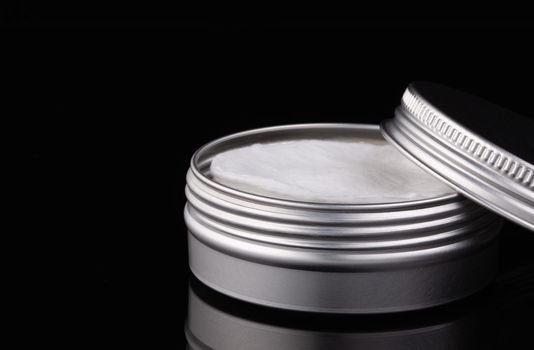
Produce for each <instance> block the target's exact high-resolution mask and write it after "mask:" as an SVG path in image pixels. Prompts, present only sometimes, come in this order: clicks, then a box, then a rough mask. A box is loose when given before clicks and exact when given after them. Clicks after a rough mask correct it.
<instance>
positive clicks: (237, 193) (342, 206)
mask: <svg viewBox="0 0 534 350" xmlns="http://www.w3.org/2000/svg"><path fill="white" fill-rule="evenodd" d="M301 129H310V130H320V129H331V130H335V129H354V130H369V131H376V132H377V135H378V136H379V137H381V138H383V136H382V135H381V134H380V126H379V125H374V124H357V123H354V124H353V123H302V124H287V125H276V126H268V127H262V128H255V129H250V130H245V131H241V132H237V133H233V134H230V135H227V136H224V137H221V138H218V139H215V140H213V141H210V142H208V143H206V144H204V145H202V146H201V147H200V148H199V149H198V150H197V151H196V152H195V153H194V154H193V156H192V157H191V162H190V165H191V167H190V169H191V171H192V173H193V175H194V176H195V177H196V178H197V179H198V180H200V181H201V182H202V183H204V184H205V185H206V186H208V187H210V188H212V189H214V190H215V191H217V192H222V193H224V194H226V195H230V196H232V197H237V198H240V199H245V200H248V201H251V202H258V203H263V204H268V205H275V206H282V207H290V208H302V209H312V210H314V209H315V210H329V209H334V210H381V209H402V208H405V207H411V208H414V207H418V206H428V205H435V204H440V203H446V202H451V201H457V200H458V199H459V198H460V197H462V195H461V194H460V193H457V192H456V193H448V194H444V195H442V196H437V197H430V198H424V199H416V200H406V201H396V202H387V203H366V204H358V203H354V204H352V203H323V202H310V201H300V200H291V199H282V198H277V197H270V196H266V195H260V194H255V193H251V192H247V191H242V190H238V189H235V188H232V187H229V186H226V185H223V184H221V183H218V182H216V181H214V180H212V179H211V178H210V177H208V176H207V175H206V174H204V172H203V171H202V170H201V169H200V158H201V157H202V156H203V155H204V154H205V153H206V152H208V151H209V150H210V149H213V148H215V147H216V146H218V145H221V144H223V143H226V142H229V141H233V140H237V139H239V138H244V137H247V136H251V135H256V134H260V133H266V132H284V131H291V130H301ZM384 141H385V142H388V141H387V140H385V139H384ZM452 190H454V189H452Z"/></svg>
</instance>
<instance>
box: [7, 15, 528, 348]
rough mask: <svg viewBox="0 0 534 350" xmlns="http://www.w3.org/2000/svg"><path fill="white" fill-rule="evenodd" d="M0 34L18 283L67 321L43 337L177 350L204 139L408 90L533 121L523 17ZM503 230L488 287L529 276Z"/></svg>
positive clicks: (68, 24) (355, 107)
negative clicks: (26, 269)
mask: <svg viewBox="0 0 534 350" xmlns="http://www.w3.org/2000/svg"><path fill="white" fill-rule="evenodd" d="M15 17H16V16H15ZM5 26H6V27H11V29H10V30H11V31H12V32H13V33H15V32H16V33H17V35H16V36H15V35H13V36H12V37H11V38H10V39H9V40H8V41H9V43H8V45H6V48H5V52H6V56H9V58H10V59H9V63H6V65H5V66H4V67H5V70H6V71H7V72H9V73H14V74H13V75H14V76H15V78H16V79H15V80H13V83H11V82H9V83H6V85H7V86H6V88H7V90H8V94H7V95H5V96H4V99H5V101H6V106H12V107H13V108H12V109H9V108H8V109H7V110H8V113H9V117H10V118H9V120H10V121H14V123H15V127H14V128H13V129H11V128H7V129H6V131H7V132H9V131H10V130H14V131H20V135H18V134H17V141H16V143H15V144H14V145H15V146H13V147H14V148H16V150H19V149H22V150H24V151H25V153H26V157H27V158H24V159H26V160H27V161H24V164H23V165H24V166H25V167H24V171H22V172H21V174H20V180H22V181H23V187H22V189H23V193H24V198H26V203H25V204H26V205H28V204H29V211H28V213H31V215H28V217H27V218H26V221H29V222H31V223H34V224H36V226H37V227H39V228H40V229H39V231H32V232H33V233H32V234H28V236H25V237H27V238H25V239H27V240H28V244H29V245H30V246H31V247H33V248H34V249H35V251H36V252H38V256H39V257H40V258H39V259H36V260H38V263H33V261H32V263H28V265H31V268H30V270H31V271H32V272H31V274H30V275H28V276H29V277H27V280H29V282H30V284H31V285H32V286H33V288H34V290H38V291H39V293H37V303H36V304H37V305H39V304H43V303H44V304H47V306H46V308H47V310H48V311H47V312H49V313H50V312H51V313H52V315H56V314H58V313H60V311H59V310H60V309H61V310H62V311H61V315H63V316H62V317H63V320H64V321H67V322H66V324H68V326H66V328H64V330H63V331H57V332H56V333H52V335H48V336H51V337H52V338H54V336H55V335H56V334H57V335H61V336H66V335H74V339H76V340H77V341H81V342H83V343H88V342H89V343H94V344H96V345H100V346H108V345H112V346H115V345H118V346H126V344H127V343H128V344H137V345H139V344H141V343H142V344H146V345H150V346H154V347H156V346H177V347H182V346H183V345H182V344H183V324H184V320H185V317H186V311H185V306H186V303H187V299H186V292H187V286H188V277H189V270H188V267H187V247H186V240H185V238H186V228H185V225H184V223H183V220H182V209H183V205H184V203H185V197H184V194H183V188H184V185H185V174H186V171H187V168H188V166H189V159H190V157H191V155H192V154H193V152H194V151H195V150H196V149H197V148H198V147H200V146H201V145H202V144H204V143H206V142H208V141H210V140H213V139H215V138H218V137H221V136H224V135H227V134H229V133H232V132H237V131H242V130H245V129H250V128H256V127H261V126H267V125H277V124H290V123H303V122H352V123H378V122H380V121H381V120H383V119H385V118H390V117H391V116H392V112H393V110H394V108H395V107H396V106H397V105H398V103H399V101H400V97H401V94H402V92H403V90H404V88H405V87H406V85H407V84H408V83H409V82H410V81H413V80H430V81H435V82H439V83H443V84H446V85H450V86H453V87H456V88H459V89H462V90H466V91H468V92H472V93H475V94H477V95H480V96H482V97H485V98H488V99H490V100H492V101H494V102H496V103H498V104H501V105H503V106H505V107H508V108H510V109H512V110H514V111H516V112H519V113H521V114H525V115H527V116H530V117H533V114H532V92H533V88H532V82H533V81H534V68H533V63H534V54H533V53H532V42H533V36H532V27H531V25H530V24H529V22H527V21H466V20H464V21H448V22H446V21H435V22H430V21H426V22H422V21H385V20H382V21H360V22H348V21H343V22H334V21H276V22H254V23H244V22H225V21H188V22H179V21H170V20H166V21H155V20H154V21H153V20H150V21H125V20H121V21H113V20H105V21H90V20H83V21H81V20H79V21H77V20H70V21H60V20H54V21H46V20H42V19H38V18H37V19H36V18H33V17H31V16H30V17H28V18H25V19H24V20H23V21H10V22H7V25H5ZM151 27H158V28H157V29H153V28H151ZM27 28H33V29H32V30H30V31H28V30H27ZM21 29H22V30H21ZM15 38H16V39H15ZM502 236H503V247H502V254H501V260H500V270H501V276H506V275H507V274H509V273H513V271H515V270H516V269H518V268H519V269H520V270H521V271H524V270H527V271H531V270H532V269H531V268H530V267H531V266H532V264H534V256H533V255H532V254H531V251H532V249H534V236H533V235H532V233H529V232H528V231H526V230H524V229H522V228H519V227H517V226H516V225H514V224H511V223H507V224H506V225H505V228H504V232H503V235H502ZM41 257H42V258H41ZM529 269H530V270H529ZM503 278H504V277H503ZM520 278H523V277H520ZM524 278H525V279H526V282H524V283H523V285H522V288H523V289H525V290H526V292H525V293H526V295H527V296H530V298H528V297H522V298H518V300H520V301H521V302H517V303H515V304H513V305H512V306H508V309H506V310H507V311H506V312H508V314H509V315H511V316H509V318H507V320H510V319H511V320H513V319H516V314H517V315H525V314H528V313H530V311H532V310H534V309H532V307H533V299H534V296H533V295H532V289H533V283H532V273H531V272H530V274H527V276H526V277H524ZM529 279H530V280H529ZM29 295H30V296H34V297H35V293H30V292H29ZM45 295H46V297H45ZM502 295H504V296H506V293H503V294H502ZM503 298H504V297H503ZM34 300H35V299H34ZM52 300H53V302H52ZM60 306H61V307H60ZM63 306H66V307H63ZM64 309H66V310H65V311H63V310H64ZM51 310H53V311H51ZM47 315H48V314H45V315H42V317H43V318H44V319H47V317H48V316H47ZM518 317H519V316H518ZM501 328H502V331H501V333H500V334H501V335H500V336H499V339H500V340H499V344H500V345H504V344H509V343H510V342H511V343H515V342H520V341H523V340H525V339H528V337H527V334H526V333H521V332H522V331H525V330H528V322H525V323H522V322H517V323H510V322H508V321H507V322H505V323H503V324H502V325H501ZM67 329H68V330H67ZM517 344H519V343H517Z"/></svg>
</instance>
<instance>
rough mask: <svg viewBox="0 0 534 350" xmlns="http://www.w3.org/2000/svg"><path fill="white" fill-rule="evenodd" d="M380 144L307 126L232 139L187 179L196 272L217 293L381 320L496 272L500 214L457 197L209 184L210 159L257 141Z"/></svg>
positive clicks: (212, 147)
mask: <svg viewBox="0 0 534 350" xmlns="http://www.w3.org/2000/svg"><path fill="white" fill-rule="evenodd" d="M298 138H312V139H318V138H321V139H347V140H364V139H365V140H367V142H383V138H382V136H381V134H380V131H379V129H378V126H371V125H358V124H354V125H347V124H310V125H291V126H281V127H271V128H265V129H257V130H252V131H247V132H243V133H239V134H235V135H231V136H227V137H224V138H222V139H219V140H217V141H214V142H212V143H210V144H208V145H206V146H204V147H202V148H201V149H200V150H199V151H198V152H197V153H196V154H195V155H194V157H193V161H192V165H191V169H190V171H189V173H188V175H187V188H186V193H187V199H188V202H187V205H186V208H185V219H186V223H187V227H188V228H189V258H190V267H191V270H192V271H193V273H194V274H195V276H197V277H198V278H199V279H200V280H201V281H203V282H204V283H205V284H207V285H208V286H210V287H212V288H214V289H216V290H218V291H220V292H222V293H225V294H228V295H231V296H234V297H237V298H239V299H243V300H247V301H250V302H253V303H259V304H264V305H270V306H275V307H280V308H285V309H296V310H307V311H317V312H340V313H346V312H348V313H378V312H393V311H403V310H412V309H420V308H425V307H429V306H434V305H439V304H443V303H447V302H449V301H452V300H455V299H458V298H461V297H464V296H466V295H469V294H471V293H473V292H475V291H477V290H479V289H480V288H482V287H483V286H485V285H486V284H487V283H488V282H489V281H490V280H491V279H492V277H493V275H494V270H495V261H496V260H495V254H496V252H497V249H496V248H497V245H496V238H497V232H498V229H499V226H500V218H499V217H498V216H496V215H494V214H492V213H491V212H489V211H488V210H486V209H484V208H482V207H480V206H479V205H477V204H475V203H474V202H472V201H470V200H468V199H466V198H465V197H463V196H461V195H459V194H455V193H453V194H448V195H445V196H443V197H439V198H431V199H426V200H415V201H408V202H398V203H384V204H361V205H358V204H354V205H352V204H351V205H347V204H323V203H306V202H296V201H289V200H281V199H276V198H269V197H264V196H258V195H254V194H251V193H246V192H241V191H238V190H235V189H232V188H229V187H226V186H223V185H221V184H219V183H216V182H214V181H213V180H212V179H211V178H210V174H209V165H210V160H211V158H212V157H213V156H214V155H216V154H218V153H219V152H222V151H225V150H228V149H230V148H234V147H242V146H245V145H250V144H252V143H257V142H273V141H280V140H295V139H298Z"/></svg>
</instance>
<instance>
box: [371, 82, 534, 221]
mask: <svg viewBox="0 0 534 350" xmlns="http://www.w3.org/2000/svg"><path fill="white" fill-rule="evenodd" d="M462 108H463V109H462ZM451 111H452V112H451ZM450 113H454V114H450ZM455 114H463V116H462V117H461V118H460V117H458V116H457V115H455ZM514 123H515V124H516V125H514ZM464 124H466V125H469V128H468V127H466V126H464ZM492 124H494V125H492ZM475 128H477V129H475ZM381 129H382V133H383V135H384V137H385V138H386V139H387V140H388V141H389V142H390V143H391V144H393V145H395V146H396V147H397V148H398V149H399V150H401V151H402V152H403V153H404V154H405V155H406V156H408V157H409V158H410V159H412V160H413V161H415V162H416V163H417V164H419V165H420V166H421V167H422V168H424V169H425V170H427V171H428V172H429V173H431V174H433V175H434V176H436V177H438V178H439V179H441V180H442V181H444V182H446V183H447V184H449V185H450V186H451V187H453V188H454V189H456V190H457V191H458V192H460V193H462V194H463V195H465V196H466V197H468V198H470V199H472V200H474V201H476V202H477V203H479V204H481V205H483V206H484V207H486V208H488V209H491V210H493V211H495V212H496V213H498V214H500V215H502V216H504V217H506V218H508V219H510V220H512V221H515V222H516V223H518V224H521V225H523V226H524V227H526V228H528V229H530V230H534V165H532V164H531V163H529V162H528V161H527V159H529V158H530V157H531V155H532V151H534V149H530V148H529V144H528V143H527V142H530V143H532V134H528V133H531V132H534V123H532V121H530V120H527V118H525V117H521V116H519V115H517V114H515V113H512V112H509V111H505V110H503V109H501V108H499V107H498V106H495V105H493V104H490V103H489V102H487V101H483V100H481V99H479V98H476V97H473V96H469V95H467V94H464V93H461V92H459V91H456V90H452V89H449V88H446V87H442V86H439V85H436V84H430V83H423V82H418V83H412V84H411V85H410V86H409V87H408V88H407V89H406V91H405V93H404V95H403V97H402V102H401V105H400V106H399V107H398V108H397V109H396V111H395V118H393V119H390V120H387V121H385V122H383V123H382V125H381ZM521 134H523V135H525V134H527V136H526V138H528V139H529V140H527V139H525V137H524V136H523V139H521V136H520V135H521ZM482 135H485V136H486V135H487V136H486V137H488V138H484V137H483V136H482ZM493 139H497V140H495V141H494V142H498V143H499V145H498V144H496V143H494V142H492V141H493ZM501 143H502V145H503V146H506V148H503V147H500V145H501ZM530 147H532V145H531V146H530ZM518 155H521V157H523V158H525V159H523V158H520V157H519V156H518ZM527 157H528V158H527Z"/></svg>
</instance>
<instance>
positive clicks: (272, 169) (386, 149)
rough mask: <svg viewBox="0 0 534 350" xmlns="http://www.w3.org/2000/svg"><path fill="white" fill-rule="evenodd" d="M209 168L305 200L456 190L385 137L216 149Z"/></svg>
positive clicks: (412, 196) (257, 190) (369, 199)
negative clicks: (218, 151) (418, 164)
mask: <svg viewBox="0 0 534 350" xmlns="http://www.w3.org/2000/svg"><path fill="white" fill-rule="evenodd" d="M210 173H211V176H212V178H213V179H214V180H215V181H216V182H218V183H221V184H223V185H226V186H228V187H231V188H234V189H237V190H241V191H245V192H249V193H253V194H258V195H264V196H269V197H275V198H280V199H289V200H294V201H305V202H320V203H339V204H366V203H386V202H399V201H410V200H417V199H426V198H433V197H437V196H442V195H445V194H449V193H454V191H453V190H452V189H451V188H449V187H448V186H447V185H445V184H443V183H441V182H440V181H439V180H437V179H434V178H433V177H432V176H431V175H428V174H427V173H425V172H424V171H423V170H421V169H420V168H419V167H418V166H417V165H415V164H413V163H412V162H411V161H410V160H408V159H407V158H406V157H405V156H403V155H402V154H401V153H400V152H399V151H397V150H396V149H395V148H394V147H393V146H391V145H389V144H387V143H386V142H385V141H384V142H378V143H377V142H374V141H373V142H372V143H371V142H366V141H346V140H295V141H284V142H274V143H265V144H253V145H251V146H247V147H242V148H236V149H232V150H229V151H226V152H223V153H220V154H218V155H216V156H215V157H214V158H213V159H212V162H211V168H210Z"/></svg>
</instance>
